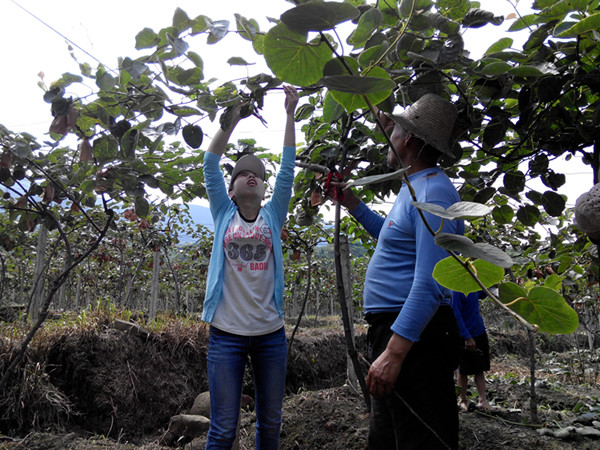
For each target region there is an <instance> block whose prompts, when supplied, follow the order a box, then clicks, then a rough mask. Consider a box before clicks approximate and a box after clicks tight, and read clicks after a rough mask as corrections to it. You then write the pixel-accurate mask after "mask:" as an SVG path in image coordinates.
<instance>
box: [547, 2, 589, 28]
mask: <svg viewBox="0 0 600 450" xmlns="http://www.w3.org/2000/svg"><path fill="white" fill-rule="evenodd" d="M588 4H589V0H559V1H557V2H553V5H552V6H550V7H549V8H546V9H544V10H543V11H541V12H540V13H539V15H540V16H541V17H543V18H545V19H561V18H563V17H565V16H566V15H567V14H569V13H570V12H574V11H585V10H586V9H587V6H588ZM596 29H597V28H596Z"/></svg>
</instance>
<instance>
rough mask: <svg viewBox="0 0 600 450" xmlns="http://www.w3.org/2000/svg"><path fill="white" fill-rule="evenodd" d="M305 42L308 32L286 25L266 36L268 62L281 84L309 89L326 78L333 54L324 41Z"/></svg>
mask: <svg viewBox="0 0 600 450" xmlns="http://www.w3.org/2000/svg"><path fill="white" fill-rule="evenodd" d="M306 40H307V35H306V33H298V32H296V31H292V30H290V29H289V28H288V27H287V26H286V25H285V24H279V25H277V26H275V27H273V28H271V29H270V30H269V32H268V33H267V35H266V36H265V39H264V42H263V45H264V48H263V50H264V54H265V60H266V61H267V64H268V66H269V68H270V69H271V70H272V71H273V73H274V74H275V75H276V76H277V77H278V78H280V79H281V80H282V81H285V82H288V83H291V84H295V85H298V86H308V85H311V84H314V83H316V82H317V81H318V80H319V79H320V78H321V77H322V76H323V68H324V67H325V64H326V63H327V61H329V60H330V59H331V56H332V54H333V52H332V50H331V49H330V48H329V47H328V46H327V44H325V43H324V42H321V41H319V40H317V41H313V42H310V43H309V42H307V41H306Z"/></svg>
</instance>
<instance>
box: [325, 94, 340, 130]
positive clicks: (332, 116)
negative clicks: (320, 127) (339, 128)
mask: <svg viewBox="0 0 600 450" xmlns="http://www.w3.org/2000/svg"><path fill="white" fill-rule="evenodd" d="M343 113H344V107H343V106H342V105H340V104H339V103H338V102H336V101H335V99H334V98H333V96H332V95H331V91H327V94H326V95H325V100H324V101H323V120H324V121H325V122H326V123H333V122H335V121H336V120H338V119H339V118H340V117H341V116H342V114H343Z"/></svg>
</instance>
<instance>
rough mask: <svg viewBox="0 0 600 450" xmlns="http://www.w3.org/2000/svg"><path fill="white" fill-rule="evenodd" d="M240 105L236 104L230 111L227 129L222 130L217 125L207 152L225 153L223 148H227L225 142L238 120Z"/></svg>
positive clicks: (227, 140)
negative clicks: (229, 121)
mask: <svg viewBox="0 0 600 450" xmlns="http://www.w3.org/2000/svg"><path fill="white" fill-rule="evenodd" d="M241 108H242V105H237V106H236V107H235V108H234V109H233V111H232V113H231V124H230V125H229V128H228V129H227V130H223V128H221V127H219V129H218V130H217V132H216V133H215V135H214V137H213V139H212V141H211V142H210V145H209V146H208V149H207V150H206V151H207V152H209V153H214V154H215V155H219V156H223V153H225V149H226V148H227V143H228V142H229V138H230V137H231V133H233V130H234V129H235V126H236V125H237V124H238V122H239V121H240V110H241Z"/></svg>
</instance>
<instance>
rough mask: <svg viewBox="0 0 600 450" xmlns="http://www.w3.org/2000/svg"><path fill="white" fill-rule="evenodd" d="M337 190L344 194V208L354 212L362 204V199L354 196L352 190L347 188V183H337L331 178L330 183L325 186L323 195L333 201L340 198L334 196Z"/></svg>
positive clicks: (342, 202) (342, 201)
mask: <svg viewBox="0 0 600 450" xmlns="http://www.w3.org/2000/svg"><path fill="white" fill-rule="evenodd" d="M335 190H338V192H341V193H342V196H341V198H342V200H341V204H342V206H343V207H344V208H346V209H348V210H352V209H354V208H356V207H357V206H358V205H359V204H360V199H359V198H358V197H357V196H356V195H355V194H354V192H353V191H352V189H351V188H349V187H347V185H346V183H344V182H343V181H335V179H334V178H331V180H330V181H329V182H328V183H324V184H323V195H324V196H325V197H329V198H331V199H333V198H338V197H339V196H334V193H335Z"/></svg>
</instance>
